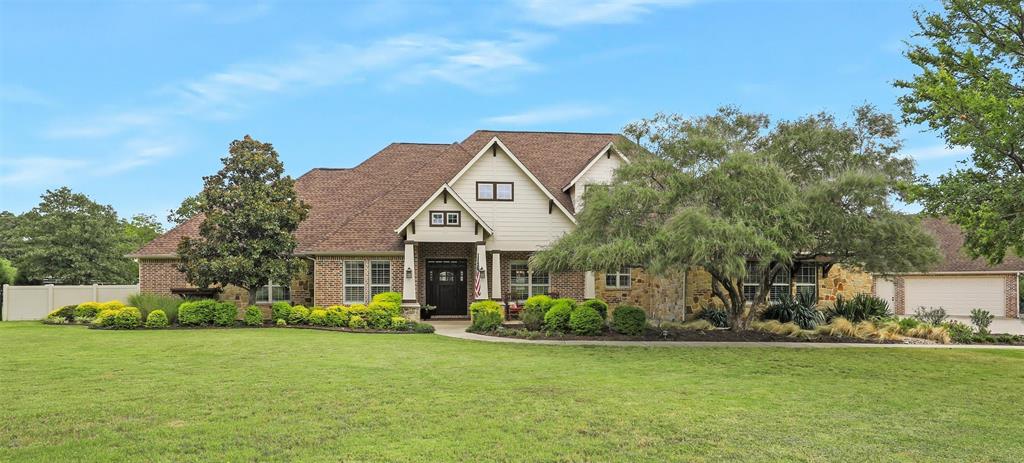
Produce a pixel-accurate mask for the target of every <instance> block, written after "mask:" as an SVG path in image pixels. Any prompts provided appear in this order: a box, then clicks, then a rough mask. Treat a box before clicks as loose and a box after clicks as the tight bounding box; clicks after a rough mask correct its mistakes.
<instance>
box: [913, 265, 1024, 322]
mask: <svg viewBox="0 0 1024 463" xmlns="http://www.w3.org/2000/svg"><path fill="white" fill-rule="evenodd" d="M904 281H905V284H906V287H905V289H906V295H905V298H906V308H907V314H913V313H914V311H915V310H917V308H918V307H942V308H944V309H946V313H947V314H949V315H961V316H967V315H970V314H971V309H985V310H987V311H989V312H991V313H992V315H995V316H997V317H1002V316H1004V315H1005V314H1006V310H1005V305H1006V298H1005V297H1004V294H1003V292H1004V289H1003V282H1004V281H1005V280H1004V277H1003V276H1002V275H997V276H962V277H960V276H921V277H906V278H905V280H904Z"/></svg>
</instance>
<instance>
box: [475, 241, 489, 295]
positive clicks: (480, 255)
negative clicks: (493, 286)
mask: <svg viewBox="0 0 1024 463" xmlns="http://www.w3.org/2000/svg"><path fill="white" fill-rule="evenodd" d="M473 271H475V272H479V276H480V292H479V293H478V294H475V296H476V297H475V299H477V300H480V299H487V295H488V294H489V293H488V292H487V246H485V245H484V242H483V241H477V243H476V268H475V269H473ZM473 278H474V280H473V281H474V282H475V281H476V280H475V278H476V275H474V276H473Z"/></svg>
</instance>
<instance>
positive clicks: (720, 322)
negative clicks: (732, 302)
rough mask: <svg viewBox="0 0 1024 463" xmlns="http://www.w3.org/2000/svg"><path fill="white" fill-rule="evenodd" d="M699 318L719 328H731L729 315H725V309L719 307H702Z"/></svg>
mask: <svg viewBox="0 0 1024 463" xmlns="http://www.w3.org/2000/svg"><path fill="white" fill-rule="evenodd" d="M697 318H700V319H701V320H707V321H708V322H710V323H711V324H712V325H715V326H716V327H718V328H728V327H729V314H727V313H725V309H722V308H719V307H715V306H710V305H705V306H703V307H701V309H700V314H699V315H697Z"/></svg>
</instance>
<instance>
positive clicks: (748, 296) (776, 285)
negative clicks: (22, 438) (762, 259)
mask: <svg viewBox="0 0 1024 463" xmlns="http://www.w3.org/2000/svg"><path fill="white" fill-rule="evenodd" d="M763 277H764V272H763V270H762V269H761V268H760V267H758V265H757V263H756V262H747V276H746V277H744V278H743V300H745V301H753V300H754V298H755V297H757V289H758V287H760V286H761V278H763ZM783 294H789V271H788V270H787V269H782V270H780V271H779V272H778V273H776V274H775V279H774V280H773V281H772V285H771V287H770V288H769V289H768V302H771V303H775V302H779V300H780V297H782V295H783Z"/></svg>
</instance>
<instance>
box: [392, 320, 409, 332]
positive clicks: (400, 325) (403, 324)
mask: <svg viewBox="0 0 1024 463" xmlns="http://www.w3.org/2000/svg"><path fill="white" fill-rule="evenodd" d="M391 329H393V330H395V331H405V330H408V329H409V320H408V319H406V318H405V317H391Z"/></svg>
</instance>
